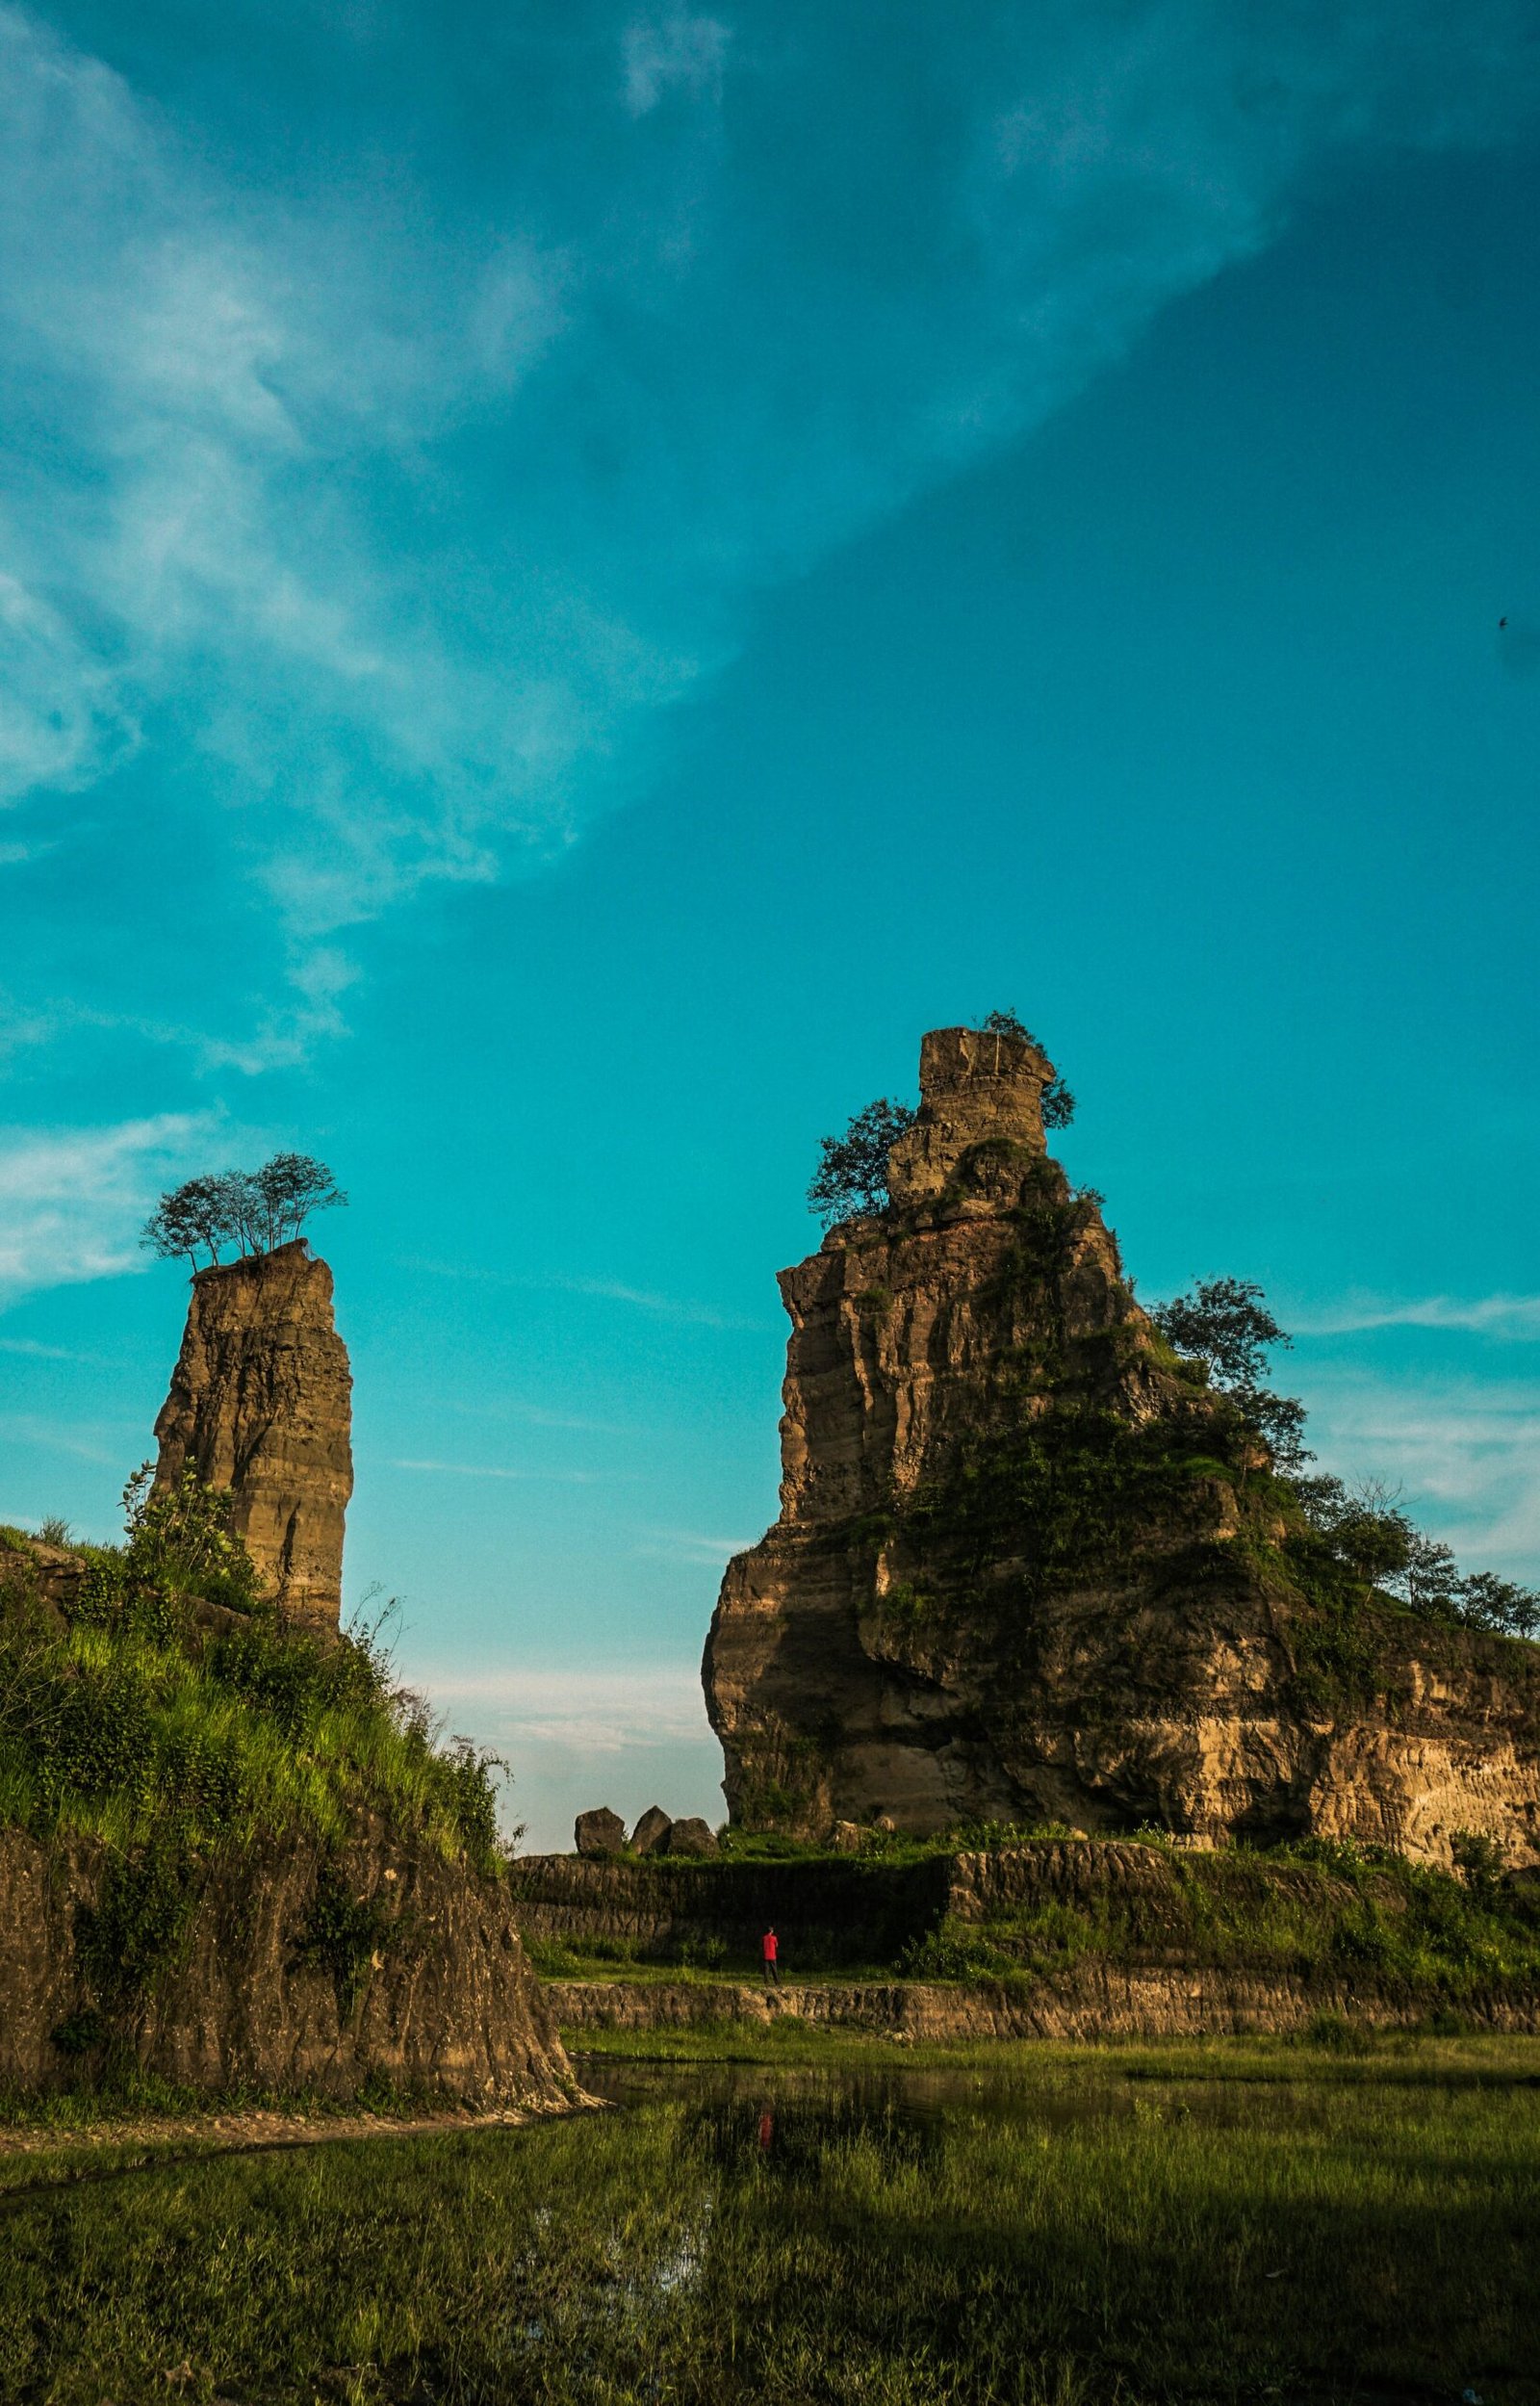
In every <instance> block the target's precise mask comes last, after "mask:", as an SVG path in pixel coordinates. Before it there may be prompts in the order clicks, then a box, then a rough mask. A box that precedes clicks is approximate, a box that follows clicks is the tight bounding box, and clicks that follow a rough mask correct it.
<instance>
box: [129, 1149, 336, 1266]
mask: <svg viewBox="0 0 1540 2406" xmlns="http://www.w3.org/2000/svg"><path fill="white" fill-rule="evenodd" d="M346 1202H347V1196H346V1195H345V1194H344V1193H343V1191H342V1188H341V1187H340V1186H339V1185H338V1183H337V1181H336V1179H335V1178H334V1177H333V1176H332V1174H331V1172H330V1171H329V1170H328V1169H327V1167H326V1165H325V1163H324V1162H323V1161H317V1160H316V1159H315V1158H314V1157H313V1156H312V1155H311V1154H309V1153H304V1152H275V1153H274V1154H273V1156H272V1158H271V1160H270V1161H265V1162H264V1163H263V1165H262V1167H261V1169H260V1170H222V1171H220V1172H219V1173H218V1176H217V1177H190V1178H189V1179H188V1180H187V1181H186V1183H185V1184H184V1185H182V1186H175V1187H172V1188H171V1189H170V1190H169V1192H168V1193H167V1194H164V1195H163V1196H162V1197H161V1200H160V1202H159V1203H157V1204H156V1206H155V1209H154V1210H153V1211H152V1212H151V1213H150V1216H149V1218H148V1219H147V1220H146V1221H145V1223H144V1227H143V1229H142V1232H141V1236H140V1243H141V1245H147V1246H148V1247H149V1248H150V1250H151V1251H152V1252H153V1253H156V1254H158V1255H160V1256H161V1258H162V1259H163V1260H170V1259H174V1257H175V1256H176V1255H178V1254H186V1255H187V1257H188V1259H189V1261H190V1262H191V1263H192V1267H193V1269H194V1270H196V1269H197V1268H198V1266H199V1265H198V1254H199V1251H200V1249H201V1250H203V1251H206V1252H207V1254H208V1257H209V1260H210V1262H216V1261H218V1260H219V1259H220V1257H221V1249H222V1248H223V1247H224V1246H226V1245H229V1246H232V1247H233V1248H234V1249H235V1252H236V1254H237V1255H238V1256H244V1257H249V1256H250V1255H255V1254H269V1253H271V1252H273V1251H274V1249H275V1248H276V1247H277V1246H279V1245H287V1244H289V1243H291V1242H292V1241H293V1239H294V1238H295V1237H296V1236H297V1235H298V1234H299V1233H300V1230H301V1229H303V1227H304V1225H305V1222H306V1221H307V1220H308V1219H309V1218H311V1216H312V1214H313V1213H315V1212H317V1211H329V1210H331V1209H333V1208H334V1207H335V1206H336V1205H337V1204H340V1203H346Z"/></svg>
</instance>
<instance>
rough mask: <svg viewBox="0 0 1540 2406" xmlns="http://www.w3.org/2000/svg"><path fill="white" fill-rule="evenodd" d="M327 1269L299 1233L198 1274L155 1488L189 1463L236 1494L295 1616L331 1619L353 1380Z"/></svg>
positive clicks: (261, 1563) (242, 1524) (252, 1547)
mask: <svg viewBox="0 0 1540 2406" xmlns="http://www.w3.org/2000/svg"><path fill="white" fill-rule="evenodd" d="M331 1299H332V1281H331V1272H330V1270H329V1269H328V1268H327V1267H326V1264H325V1263H324V1262H323V1261H318V1260H315V1259H313V1258H312V1256H311V1255H310V1252H309V1249H308V1247H307V1246H306V1245H305V1243H304V1241H303V1239H302V1238H301V1239H298V1240H296V1241H295V1243H294V1244H292V1245H282V1246H280V1247H279V1248H278V1249H277V1251H276V1252H274V1253H270V1254H260V1255H255V1256H253V1257H251V1258H249V1259H246V1260H243V1261H227V1262H222V1263H219V1264H218V1265H217V1266H216V1267H215V1268H213V1269H210V1270H200V1271H199V1272H198V1274H197V1276H196V1277H195V1278H194V1280H193V1281H192V1302H191V1304H190V1305H189V1306H188V1315H187V1329H186V1332H185V1333H184V1335H183V1338H182V1351H181V1353H180V1355H179V1356H178V1358H177V1364H176V1368H175V1370H174V1371H173V1373H172V1375H171V1391H170V1393H169V1394H168V1395H167V1399H166V1402H165V1405H164V1406H163V1408H162V1410H161V1414H160V1417H159V1419H158V1420H157V1421H156V1423H155V1437H156V1442H157V1444H158V1445H159V1447H160V1461H159V1463H158V1465H157V1468H156V1474H155V1484H156V1486H157V1487H165V1486H169V1485H174V1483H175V1482H176V1480H177V1479H179V1478H180V1477H181V1475H182V1471H183V1469H184V1467H185V1466H186V1464H188V1463H189V1462H191V1463H192V1465H193V1467H194V1468H195V1469H196V1471H197V1474H198V1477H199V1478H200V1479H202V1480H203V1481H204V1482H205V1483H206V1484H207V1485H208V1486H210V1487H222V1488H229V1489H230V1491H231V1493H232V1494H233V1496H234V1497H235V1527H236V1530H237V1532H238V1534H239V1535H240V1536H241V1537H243V1538H244V1539H245V1542H246V1546H247V1548H248V1550H249V1551H250V1554H251V1558H252V1560H253V1561H254V1562H255V1564H256V1565H257V1567H258V1569H259V1570H260V1571H261V1572H262V1574H263V1576H264V1578H265V1579H266V1580H267V1582H268V1584H269V1588H270V1589H271V1591H272V1592H273V1593H274V1595H275V1596H276V1597H277V1598H278V1600H279V1601H280V1602H281V1603H282V1604H283V1605H284V1607H285V1609H286V1610H287V1611H288V1612H290V1613H291V1614H293V1615H294V1617H295V1618H296V1619H299V1620H303V1621H309V1622H311V1623H313V1624H315V1625H317V1626H319V1627H330V1628H335V1627H336V1625H337V1621H338V1617H339V1615H340V1612H341V1608H342V1576H343V1521H344V1515H345V1513H346V1512H347V1499H348V1497H349V1496H350V1495H351V1493H352V1491H353V1457H352V1446H351V1442H350V1428H351V1418H352V1408H351V1392H352V1376H351V1373H350V1372H349V1370H348V1367H347V1347H346V1346H345V1345H344V1343H343V1341H342V1338H341V1337H340V1336H339V1335H338V1333H337V1331H336V1328H335V1326H334V1324H333V1320H332V1301H331Z"/></svg>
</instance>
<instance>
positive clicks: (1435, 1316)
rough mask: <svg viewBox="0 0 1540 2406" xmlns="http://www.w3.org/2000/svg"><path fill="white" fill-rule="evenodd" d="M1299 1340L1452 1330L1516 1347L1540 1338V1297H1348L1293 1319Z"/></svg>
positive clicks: (1299, 1314) (1297, 1315)
mask: <svg viewBox="0 0 1540 2406" xmlns="http://www.w3.org/2000/svg"><path fill="white" fill-rule="evenodd" d="M1294 1326H1295V1329H1296V1333H1297V1334H1298V1335H1300V1336H1355V1335H1358V1334H1361V1333H1363V1332H1367V1331H1369V1330H1373V1329H1450V1330H1455V1331H1465V1332H1468V1333H1470V1334H1472V1335H1477V1336H1495V1337H1502V1338H1506V1339H1509V1340H1512V1341H1514V1342H1532V1341H1534V1340H1535V1339H1540V1295H1478V1296H1473V1297H1465V1298H1462V1297H1460V1296H1457V1295H1424V1296H1417V1297H1413V1298H1410V1299H1409V1300H1406V1301H1402V1302H1396V1301H1392V1300H1389V1299H1381V1298H1377V1297H1373V1296H1364V1297H1357V1298H1354V1297H1349V1298H1347V1299H1346V1300H1345V1301H1343V1302H1342V1303H1340V1304H1327V1305H1325V1306H1321V1307H1320V1308H1318V1309H1316V1310H1314V1311H1305V1312H1297V1313H1296V1314H1295V1316H1294Z"/></svg>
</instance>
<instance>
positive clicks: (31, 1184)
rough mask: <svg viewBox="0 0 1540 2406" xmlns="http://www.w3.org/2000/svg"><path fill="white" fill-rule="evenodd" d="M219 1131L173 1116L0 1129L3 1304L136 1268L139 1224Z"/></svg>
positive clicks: (190, 1117)
mask: <svg viewBox="0 0 1540 2406" xmlns="http://www.w3.org/2000/svg"><path fill="white" fill-rule="evenodd" d="M218 1125H219V1123H218V1119H217V1118H216V1116H215V1115H214V1114H212V1113H207V1112H204V1113H191V1112H174V1111H173V1112H162V1113H161V1114H160V1115H159V1116H157V1117H155V1118H151V1119H142V1120H125V1121H122V1122H120V1123H119V1124H118V1125H116V1126H113V1127H85V1128H81V1127H72V1128H4V1129H0V1299H5V1298H9V1297H13V1296H15V1295H19V1294H22V1293H25V1292H26V1291H27V1290H29V1289H30V1288H33V1287H41V1286H59V1285H64V1284H66V1283H69V1282H72V1281H80V1280H84V1279H99V1278H111V1277H115V1276H116V1275H117V1274H119V1273H120V1272H122V1271H125V1270H133V1269H140V1268H142V1267H143V1266H144V1264H145V1259H146V1256H145V1255H143V1254H141V1252H140V1251H139V1250H138V1245H137V1238H138V1233H139V1222H140V1221H141V1219H142V1217H143V1214H144V1211H145V1209H146V1208H147V1206H148V1204H149V1203H150V1202H151V1201H152V1199H153V1197H154V1195H155V1192H156V1190H157V1188H158V1187H159V1186H161V1185H162V1184H164V1183H165V1182H166V1181H167V1178H169V1177H173V1176H174V1175H175V1173H176V1171H177V1170H178V1169H180V1168H184V1167H186V1166H188V1164H189V1163H190V1161H191V1160H192V1157H193V1155H194V1154H195V1152H196V1151H198V1149H199V1148H203V1147H206V1146H207V1144H208V1143H209V1141H210V1139H211V1137H212V1135H213V1133H214V1131H215V1130H216V1128H217V1127H218Z"/></svg>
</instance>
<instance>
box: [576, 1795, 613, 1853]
mask: <svg viewBox="0 0 1540 2406" xmlns="http://www.w3.org/2000/svg"><path fill="white" fill-rule="evenodd" d="M573 1837H574V1839H575V1841H576V1842H577V1847H578V1853H579V1854H619V1853H621V1852H622V1851H623V1850H624V1848H625V1845H626V1824H625V1823H624V1822H623V1821H622V1820H621V1817H620V1815H619V1814H618V1813H612V1812H611V1811H610V1809H609V1807H608V1805H607V1804H602V1805H600V1807H599V1809H598V1810H597V1812H593V1813H579V1814H578V1819H577V1821H576V1822H575V1824H573Z"/></svg>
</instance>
